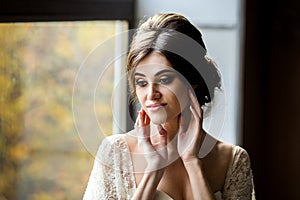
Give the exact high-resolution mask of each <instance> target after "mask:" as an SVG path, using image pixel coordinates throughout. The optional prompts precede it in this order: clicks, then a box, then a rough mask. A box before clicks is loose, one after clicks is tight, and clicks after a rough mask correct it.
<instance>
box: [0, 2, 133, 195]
mask: <svg viewBox="0 0 300 200" xmlns="http://www.w3.org/2000/svg"><path fill="white" fill-rule="evenodd" d="M116 5H118V6H116ZM21 7H22V9H19V8H21ZM24 8H25V9H24ZM132 8H133V6H132V1H131V0H111V1H109V2H105V1H102V0H99V1H97V2H95V1H89V0H86V1H80V0H79V1H76V2H73V3H72V2H67V1H59V2H58V1H55V2H47V3H46V2H39V1H35V0H30V1H26V2H19V1H14V0H12V1H10V2H8V4H6V5H4V6H2V7H1V8H0V13H1V14H0V21H1V23H0V45H1V49H0V199H33V200H34V199H39V200H43V199H45V200H48V199H81V198H82V195H83V192H84V189H85V187H86V183H87V179H88V177H89V173H90V171H91V168H92V164H93V159H92V157H91V155H93V154H94V153H95V152H93V150H95V149H89V148H87V146H89V145H90V144H86V143H87V142H88V141H86V140H85V139H87V138H88V139H89V140H91V141H92V142H95V141H96V142H97V140H96V139H97V138H96V139H95V137H94V136H95V135H97V133H95V131H98V130H95V129H93V128H91V129H90V130H89V131H88V130H87V131H86V132H85V134H84V137H82V136H80V135H78V132H77V131H78V130H76V128H75V127H74V121H73V112H72V93H73V90H74V83H76V80H78V77H80V76H79V75H78V74H79V72H80V69H82V68H84V67H87V66H85V65H86V64H87V63H88V62H89V61H90V59H92V57H91V56H92V55H93V52H95V51H96V50H97V49H99V45H100V46H101V44H103V43H105V42H107V41H111V42H112V43H113V44H114V45H112V46H111V49H106V52H105V53H106V54H110V53H113V54H117V53H118V49H119V48H124V44H123V43H120V41H117V40H115V38H114V37H113V36H115V35H116V34H117V33H119V32H122V31H124V30H127V29H129V28H130V27H131V26H132V19H133V16H132V14H131V13H133V12H131V11H132V10H131V9H132ZM108 11H109V12H108ZM125 41H126V40H125ZM103 56H104V57H105V55H104V54H103ZM98 59H99V60H101V57H99V58H98ZM120 62H122V61H120V59H116V60H114V61H113V62H112V63H110V64H109V65H107V66H105V67H106V68H105V69H99V70H100V71H103V72H105V78H102V79H101V80H100V81H98V82H96V87H95V88H96V89H95V98H96V99H95V100H96V101H95V102H96V104H95V105H94V111H95V116H96V118H98V121H101V123H102V122H104V121H105V123H102V124H101V130H102V131H103V132H104V133H105V134H110V133H112V132H114V131H117V128H118V127H116V126H114V125H113V118H112V112H111V110H110V109H107V102H108V101H110V99H111V93H112V92H113V91H112V88H114V87H115V85H116V82H118V81H119V80H117V79H118V77H120V75H121V72H120V71H118V70H117V69H118V68H119V67H120V65H122V64H123V63H120ZM98 67H99V68H101V67H103V66H101V65H99V66H98ZM76 78H77V79H76ZM115 80H117V81H115ZM105 95H106V96H105ZM107 97H108V98H107ZM81 101H82V102H85V99H81ZM104 104H105V105H104ZM112 106H116V105H115V104H113V105H112ZM99 113H101V114H99ZM84 120H86V121H84ZM87 120H88V119H86V118H84V117H82V121H83V123H84V124H85V125H86V126H87V127H88V128H90V126H89V121H87ZM123 126H126V125H123ZM114 127H115V128H114ZM89 135H90V136H91V137H89ZM93 144H95V143H93ZM95 146H96V144H95ZM92 148H93V147H92Z"/></svg>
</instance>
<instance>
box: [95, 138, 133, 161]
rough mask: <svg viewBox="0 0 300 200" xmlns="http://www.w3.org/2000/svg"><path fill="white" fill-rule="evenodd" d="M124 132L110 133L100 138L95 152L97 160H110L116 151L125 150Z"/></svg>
mask: <svg viewBox="0 0 300 200" xmlns="http://www.w3.org/2000/svg"><path fill="white" fill-rule="evenodd" d="M127 149H128V147H127V144H126V140H125V139H124V134H116V135H110V136H107V137H105V138H103V139H102V141H101V144H100V146H99V148H98V152H97V160H100V161H101V160H103V159H105V160H110V158H112V157H113V156H114V154H115V153H117V152H124V151H127Z"/></svg>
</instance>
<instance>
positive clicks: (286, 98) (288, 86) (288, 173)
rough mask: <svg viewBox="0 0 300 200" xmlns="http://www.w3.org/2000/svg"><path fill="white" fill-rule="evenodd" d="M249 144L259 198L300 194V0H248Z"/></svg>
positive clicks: (246, 128)
mask: <svg viewBox="0 0 300 200" xmlns="http://www.w3.org/2000/svg"><path fill="white" fill-rule="evenodd" d="M245 27H246V32H245V33H246V35H245V55H244V58H245V59H244V73H245V74H244V78H245V79H244V125H243V136H244V137H243V145H244V147H245V148H246V149H247V150H248V152H249V154H250V157H251V161H252V169H253V173H254V182H255V188H256V196H257V199H300V191H299V182H300V1H292V0H286V1H278V2H276V1H270V2H266V1H259V0H251V1H250V0H249V1H247V2H246V26H245Z"/></svg>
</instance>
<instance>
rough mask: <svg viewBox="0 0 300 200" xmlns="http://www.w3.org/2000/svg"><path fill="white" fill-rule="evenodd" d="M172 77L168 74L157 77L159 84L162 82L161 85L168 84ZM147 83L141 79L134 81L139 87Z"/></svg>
mask: <svg viewBox="0 0 300 200" xmlns="http://www.w3.org/2000/svg"><path fill="white" fill-rule="evenodd" d="M173 79H174V77H171V76H168V77H163V78H161V79H159V81H158V82H159V84H163V85H167V84H170V83H171V82H172V81H173ZM147 84H148V82H147V81H145V80H143V79H137V80H136V81H135V85H136V86H139V87H144V86H146V85H147Z"/></svg>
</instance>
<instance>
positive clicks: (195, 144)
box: [83, 13, 255, 200]
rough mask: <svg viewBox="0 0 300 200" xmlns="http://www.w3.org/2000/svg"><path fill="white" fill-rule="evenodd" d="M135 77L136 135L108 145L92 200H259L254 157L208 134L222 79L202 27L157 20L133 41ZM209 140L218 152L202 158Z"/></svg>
mask: <svg viewBox="0 0 300 200" xmlns="http://www.w3.org/2000/svg"><path fill="white" fill-rule="evenodd" d="M127 72H128V79H129V84H130V88H131V92H132V97H133V100H135V101H138V102H139V103H140V105H141V109H140V111H139V113H138V117H137V119H136V124H135V128H134V129H133V130H132V131H130V132H128V133H125V134H119V135H113V136H109V137H107V138H106V139H105V140H103V142H102V144H101V145H100V147H99V150H98V153H97V156H96V159H95V162H94V167H93V170H92V172H91V175H90V179H89V182H88V185H87V188H86V191H85V194H84V197H83V199H84V200H89V199H90V200H92V199H93V200H96V199H101V200H102V199H137V200H140V199H145V200H148V199H176V200H177V199H255V195H254V186H253V180H252V179H253V178H252V171H251V166H250V159H249V156H248V154H247V152H246V151H245V150H244V149H243V148H241V147H239V146H236V145H232V144H226V143H224V142H222V141H219V140H217V139H215V138H213V137H212V136H211V135H210V134H209V133H208V132H207V131H206V130H204V128H203V127H202V121H203V120H202V119H203V108H204V107H205V106H206V105H207V104H209V103H210V102H211V101H212V100H213V98H214V91H215V90H216V89H220V88H221V84H220V79H221V78H220V74H219V72H218V70H217V68H216V66H215V64H214V62H213V61H212V60H210V59H209V58H208V57H207V56H206V48H205V44H204V42H203V40H202V35H201V33H200V31H199V30H198V29H197V28H196V27H195V26H193V25H192V24H191V23H190V22H189V21H188V20H187V19H186V18H185V17H184V16H181V15H178V14H173V13H167V14H156V15H154V16H153V17H151V18H149V19H148V20H147V21H145V22H144V23H142V24H141V25H140V27H139V28H138V29H137V31H136V33H135V35H134V37H133V40H132V43H131V47H130V51H129V54H128V62H127ZM204 139H205V140H204ZM208 140H209V141H213V144H214V146H213V148H212V149H211V151H210V152H208V153H207V154H206V155H204V156H203V157H200V156H199V152H201V151H202V150H203V149H204V148H205V147H204V146H205V144H204V143H205V141H208Z"/></svg>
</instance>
